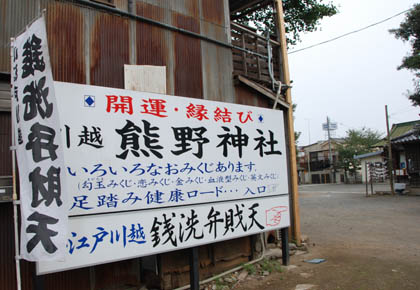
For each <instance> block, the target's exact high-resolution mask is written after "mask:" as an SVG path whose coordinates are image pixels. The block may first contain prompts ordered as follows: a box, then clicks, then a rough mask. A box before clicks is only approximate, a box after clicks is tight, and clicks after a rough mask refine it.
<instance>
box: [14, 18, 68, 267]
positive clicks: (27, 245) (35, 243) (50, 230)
mask: <svg viewBox="0 0 420 290" xmlns="http://www.w3.org/2000/svg"><path fill="white" fill-rule="evenodd" d="M11 79H12V94H13V96H12V121H13V127H14V134H15V144H16V146H17V148H16V150H17V151H16V152H17V160H18V167H19V179H20V201H21V220H22V221H21V222H22V224H21V246H20V247H21V256H22V258H24V259H26V260H28V261H53V260H63V259H64V256H65V253H66V241H67V227H68V217H67V212H68V206H67V202H66V197H65V195H64V191H62V189H63V188H65V187H64V174H63V172H64V160H63V147H62V141H61V133H60V122H59V115H58V109H57V104H56V97H55V91H54V83H53V77H52V72H51V64H50V56H49V52H48V42H47V32H46V27H45V17H44V15H43V16H42V17H41V18H39V19H37V20H36V21H35V22H33V23H32V24H31V25H30V26H28V27H27V29H26V31H25V32H24V33H22V34H21V35H19V36H18V37H17V38H16V39H15V40H14V41H13V42H12V76H11Z"/></svg>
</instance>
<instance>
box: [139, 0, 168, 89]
mask: <svg viewBox="0 0 420 290" xmlns="http://www.w3.org/2000/svg"><path fill="white" fill-rule="evenodd" d="M136 10H137V11H136V12H137V15H139V16H143V17H147V18H150V19H153V20H156V21H160V22H166V21H165V19H166V18H167V17H166V14H167V13H165V10H164V9H163V8H162V7H159V6H155V5H151V4H148V3H144V2H137V8H136ZM171 33H172V32H170V31H167V30H164V29H161V28H160V27H157V26H155V25H152V24H148V23H145V22H141V21H137V23H136V57H137V58H136V59H137V64H138V65H157V66H166V88H167V90H166V91H167V93H168V94H171V93H173V84H172V83H173V77H172V73H173V72H172V69H171V67H172V65H171V60H170V49H169V45H171V42H170V40H169V38H170V36H171Z"/></svg>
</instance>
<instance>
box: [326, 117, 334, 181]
mask: <svg viewBox="0 0 420 290" xmlns="http://www.w3.org/2000/svg"><path fill="white" fill-rule="evenodd" d="M327 131H328V160H329V161H330V183H333V172H332V171H333V165H332V153H331V134H330V118H328V116H327Z"/></svg>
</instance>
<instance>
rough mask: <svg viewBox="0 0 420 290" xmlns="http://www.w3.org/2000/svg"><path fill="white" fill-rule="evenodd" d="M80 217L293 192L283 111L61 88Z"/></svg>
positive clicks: (69, 171) (73, 207)
mask: <svg viewBox="0 0 420 290" xmlns="http://www.w3.org/2000/svg"><path fill="white" fill-rule="evenodd" d="M55 87H56V91H57V96H58V100H59V103H58V105H59V109H60V116H61V120H62V131H63V133H64V134H62V135H63V137H64V140H63V143H64V147H65V148H64V150H65V162H66V169H65V171H66V176H67V181H68V182H67V190H66V192H68V193H69V195H70V197H69V199H70V202H69V205H70V211H69V215H70V216H77V215H86V214H94V213H106V212H118V211H127V210H139V209H151V208H157V207H170V206H181V205H188V204H199V203H207V202H218V201H227V200H239V199H247V198H255V197H265V196H275V195H278V194H287V193H288V179H287V167H286V149H285V137H284V136H285V134H284V124H283V114H282V113H281V112H279V111H275V110H269V109H262V108H257V107H249V106H242V105H236V104H227V103H221V102H210V101H205V100H200V99H191V98H183V97H175V96H165V95H159V94H150V93H141V92H134V91H127V90H121V89H113V88H104V87H95V86H86V85H77V84H69V83H61V82H55Z"/></svg>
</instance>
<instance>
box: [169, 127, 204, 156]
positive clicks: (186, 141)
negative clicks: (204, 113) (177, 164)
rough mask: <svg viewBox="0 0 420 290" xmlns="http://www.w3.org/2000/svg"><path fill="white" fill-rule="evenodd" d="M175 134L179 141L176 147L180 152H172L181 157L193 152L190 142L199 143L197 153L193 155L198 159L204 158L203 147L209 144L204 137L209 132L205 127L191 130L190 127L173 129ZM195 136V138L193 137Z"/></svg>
mask: <svg viewBox="0 0 420 290" xmlns="http://www.w3.org/2000/svg"><path fill="white" fill-rule="evenodd" d="M172 130H173V132H174V137H175V140H176V141H178V142H179V143H178V144H175V147H178V148H180V149H179V150H171V152H172V153H173V154H175V155H180V154H182V153H185V152H188V151H190V150H192V148H191V143H190V142H196V143H197V152H195V153H193V154H194V155H195V156H196V157H198V158H201V157H203V145H204V144H206V143H209V142H210V141H209V139H207V138H205V137H203V134H204V133H205V132H206V131H207V129H206V128H204V127H198V128H190V127H178V128H175V127H172ZM193 134H194V135H195V136H193Z"/></svg>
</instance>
